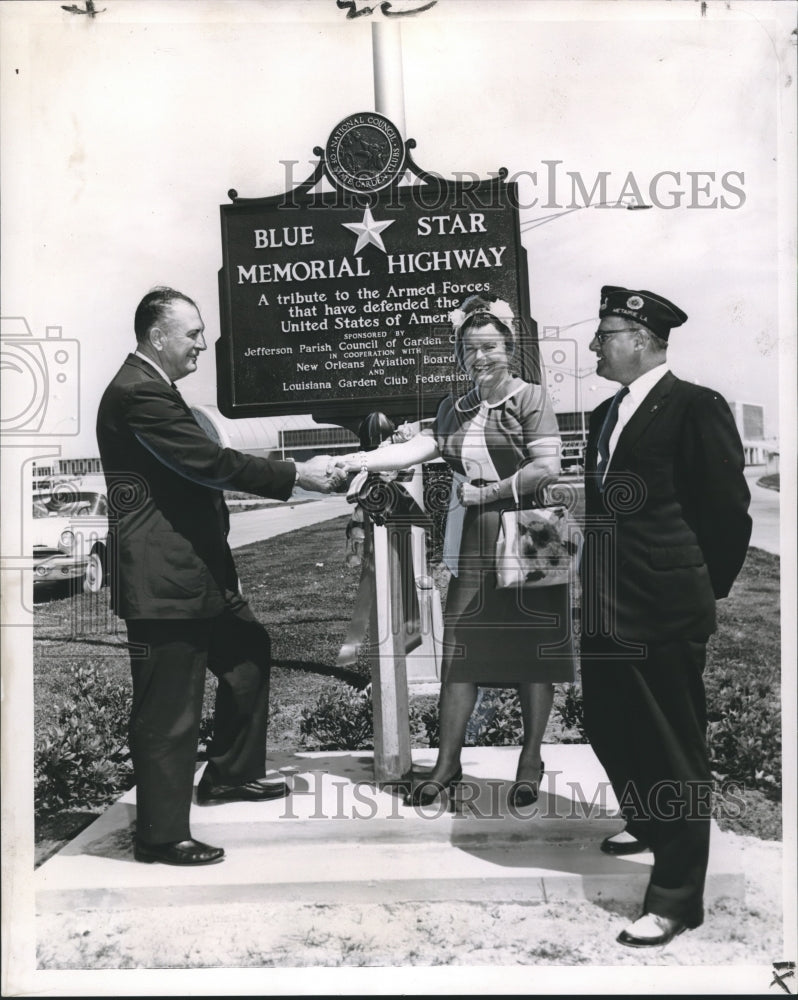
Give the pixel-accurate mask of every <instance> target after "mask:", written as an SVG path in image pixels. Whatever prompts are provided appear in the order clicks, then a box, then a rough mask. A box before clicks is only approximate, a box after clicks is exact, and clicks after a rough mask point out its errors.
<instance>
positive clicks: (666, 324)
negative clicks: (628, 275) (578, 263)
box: [599, 285, 687, 340]
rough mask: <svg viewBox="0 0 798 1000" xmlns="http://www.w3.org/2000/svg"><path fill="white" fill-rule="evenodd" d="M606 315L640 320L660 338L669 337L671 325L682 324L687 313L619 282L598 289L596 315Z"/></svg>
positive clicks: (652, 295)
mask: <svg viewBox="0 0 798 1000" xmlns="http://www.w3.org/2000/svg"><path fill="white" fill-rule="evenodd" d="M605 316H623V317H624V318H626V319H631V320H634V321H635V322H636V323H642V325H643V326H646V327H648V329H649V330H651V332H652V333H655V334H656V335H657V336H658V337H661V338H662V339H663V340H667V339H668V334H669V333H670V332H671V329H672V328H673V327H675V326H681V325H682V323H684V321H685V320H686V319H687V313H685V312H682V310H681V309H680V308H679V307H678V306H675V305H674V304H673V303H672V302H668V300H667V299H663V297H662V296H661V295H655V294H654V292H647V291H645V290H643V291H639V292H638V291H635V290H634V289H631V288H621V287H620V286H619V285H604V287H603V288H602V289H601V305H600V306H599V318H600V319H604V317H605Z"/></svg>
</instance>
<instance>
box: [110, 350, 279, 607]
mask: <svg viewBox="0 0 798 1000" xmlns="http://www.w3.org/2000/svg"><path fill="white" fill-rule="evenodd" d="M97 441H98V443H99V446H100V457H101V459H102V463H103V470H104V472H105V478H106V484H107V487H108V504H109V509H110V518H111V526H110V532H109V545H108V554H109V575H110V584H111V607H112V608H113V609H114V610H115V611H116V612H117V614H118V615H119V616H120V617H122V618H209V617H213V616H215V615H218V614H220V613H221V612H222V611H223V610H224V607H225V601H226V598H225V595H226V594H227V595H228V596H229V593H230V592H233V593H234V592H235V591H236V590H237V588H238V579H237V576H236V571H235V566H234V563H233V557H232V553H231V552H230V547H229V546H228V544H227V533H228V529H229V513H228V510H227V506H226V504H225V502H224V497H223V493H222V491H223V490H225V489H236V490H243V491H246V492H248V493H255V494H257V495H258V496H263V497H271V498H274V499H279V500H286V499H287V498H288V497H289V496H290V495H291V490H292V488H293V484H294V479H295V467H294V465H293V463H292V462H281V461H270V460H268V459H263V458H255V457H253V456H250V455H244V454H242V453H240V452H237V451H234V450H233V449H231V448H222V447H220V446H219V445H217V444H216V443H215V442H213V441H212V440H211V439H210V438H209V437H208V436H207V435H206V434H205V432H204V431H202V430H201V428H200V427H199V425H198V424H197V422H196V420H195V419H194V417H193V415H192V413H191V410H190V409H189V407H188V406H187V404H186V403H185V401H184V400H183V397H182V396H181V395H180V393H179V392H178V391H177V389H175V388H172V387H171V386H170V385H168V384H167V383H166V381H165V380H164V379H163V378H162V377H161V376H160V375H159V374H158V372H156V371H155V369H154V368H152V367H151V366H150V365H148V364H147V363H146V362H145V361H143V360H142V359H140V358H138V357H136V356H135V355H133V354H130V355H128V357H127V359H126V361H125V363H124V364H123V365H122V367H121V368H120V370H119V371H118V372H117V374H116V376H115V377H114V378H113V380H112V381H111V383H110V385H109V386H108V388H107V389H106V390H105V393H104V394H103V397H102V400H101V402H100V409H99V412H98V415H97Z"/></svg>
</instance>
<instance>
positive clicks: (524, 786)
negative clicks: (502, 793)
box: [507, 761, 546, 808]
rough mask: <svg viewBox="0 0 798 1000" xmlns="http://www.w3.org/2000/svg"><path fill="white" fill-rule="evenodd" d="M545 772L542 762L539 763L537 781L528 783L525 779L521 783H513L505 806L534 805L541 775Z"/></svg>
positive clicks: (538, 791)
mask: <svg viewBox="0 0 798 1000" xmlns="http://www.w3.org/2000/svg"><path fill="white" fill-rule="evenodd" d="M545 770H546V765H545V764H544V763H543V761H541V762H540V777H539V778H538V780H537V781H530V780H529V779H528V778H527V779H525V780H522V781H516V782H514V784H513V785H511V786H510V791H509V792H508V793H507V804H508V805H510V806H514V807H516V808H520V807H522V806H532V805H534V804H535V803H536V802H537V800H538V794H539V793H540V782H541V781H542V779H543V773H544V771H545Z"/></svg>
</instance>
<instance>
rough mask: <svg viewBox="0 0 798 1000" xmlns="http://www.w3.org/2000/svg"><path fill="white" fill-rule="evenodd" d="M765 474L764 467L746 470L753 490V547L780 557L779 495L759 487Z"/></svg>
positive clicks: (756, 466) (746, 476) (751, 510)
mask: <svg viewBox="0 0 798 1000" xmlns="http://www.w3.org/2000/svg"><path fill="white" fill-rule="evenodd" d="M764 474H765V469H764V466H761V465H755V466H753V467H749V468H747V469H746V470H745V478H746V479H747V480H748V486H749V488H750V490H751V507H750V514H751V518H752V520H753V522H754V527H753V531H752V532H751V545H753V546H754V547H755V548H757V549H764V550H765V552H772V553H773V555H776V556H777V555H779V554H780V553H781V548H780V544H779V493H778V491H776V490H766V489H764V487H762V486H757V484H756V481H757V479H761V477H762V476H763V475H764Z"/></svg>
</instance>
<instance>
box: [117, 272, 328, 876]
mask: <svg viewBox="0 0 798 1000" xmlns="http://www.w3.org/2000/svg"><path fill="white" fill-rule="evenodd" d="M134 327H135V333H136V340H137V348H136V351H135V353H133V354H129V355H128V357H127V359H126V360H125V363H124V364H123V365H122V367H121V368H120V370H119V372H118V373H117V374H116V375H115V376H114V378H113V380H112V381H111V383H110V385H109V386H108V388H107V389H106V390H105V393H104V395H103V397H102V400H101V402H100V408H99V413H98V417H97V440H98V442H99V446H100V456H101V458H102V463H103V469H104V472H105V477H106V482H107V486H108V500H109V507H110V511H111V515H112V526H111V533H110V537H109V556H110V560H111V563H110V569H111V572H110V581H111V606H112V607H113V609H114V610H115V611H116V613H117V614H118V615H119V616H120V618H124V619H125V622H126V624H127V630H128V640H129V642H130V644H131V650H130V654H131V668H132V673H133V707H132V713H131V720H130V751H131V756H132V759H133V768H134V774H135V780H136V805H137V815H136V840H135V845H134V853H135V857H136V859H137V860H138V861H145V862H150V861H161V862H165V863H167V864H179V865H196V864H209V863H212V862H214V861H218V860H220V859H221V858H222V857H223V855H224V851H223V850H222V848H219V847H211V846H209V845H207V844H202V843H200V842H199V841H196V840H193V839H192V837H191V833H190V829H189V810H190V807H191V801H192V792H193V784H194V770H195V761H196V752H197V739H198V735H199V725H200V719H201V712H202V699H203V690H204V685H205V670H206V667H209V668H210V669H211V670H212V671H213V672H214V674H215V675H216V677H217V678H218V682H219V683H218V688H217V694H216V705H215V717H214V733H213V739H212V742H211V744H210V747H209V752H208V756H209V760H208V764H207V766H206V768H205V771H204V773H203V775H202V778H201V780H200V783H199V785H198V787H197V799H198V802H199V803H200V804H206V803H210V802H219V801H231V800H240V799H244V800H249V801H265V800H269V799H274V798H278V797H280V796H283V795H286V794H288V789H287V787H286V785H285V784H284V783H278V784H273V783H268V782H266V781H264V780H263V778H264V775H265V773H266V724H267V716H268V709H269V675H270V643H269V634H268V632H267V631H266V629H265V628H263V626H262V625H260V624H259V623H258V622H257V621H256V619H255V617H254V615H253V614H252V612H251V610H250V608H249V605H248V604H247V602H246V600H245V599H244V598H243V596H242V594H241V590H240V587H239V583H238V577H237V575H236V569H235V565H234V563H233V557H232V554H231V552H230V548H229V546H228V544H227V533H228V529H229V515H228V510H227V507H226V505H225V502H224V498H223V492H222V491H223V490H225V489H234V490H243V491H246V492H248V493H254V494H257V495H258V496H262V497H271V498H275V499H279V500H287V499H288V497H289V496H290V495H291V492H292V489H293V488H294V486H301V487H304V488H306V489H310V490H322V491H324V492H329V491H330V490H331V489H332V488H333V487H334V486H337V485H338V483H337V479H336V477H337V476H338V474H337V473H335V472H334V471H333V468H332V463H331V461H330V460H329V459H328V458H326V457H323V456H318V457H317V458H314V459H311V460H310V461H309V462H305V463H293V462H283V461H271V460H267V459H263V458H255V457H253V456H250V455H245V454H242V453H240V452H237V451H234V450H232V449H230V448H222V447H220V446H219V445H217V444H216V443H214V442H213V441H212V440H211V439H210V438H208V436H207V435H206V434H205V433H204V431H202V430H201V429H200V427H199V425H198V424H197V422H196V420H195V419H194V417H193V415H192V413H191V410H190V409H189V407H188V406H187V405H186V403H185V402H184V400H183V397H182V396H181V395H180V393H179V392H178V390H177V388H176V386H175V382H176V381H178V380H179V379H181V378H184V377H185V376H186V375H189V374H191V372H193V371H196V369H197V359H198V357H199V354H200V352H201V351H204V350H205V347H206V344H205V339H204V337H203V330H204V325H203V322H202V319H201V317H200V314H199V310H198V309H197V306H196V305H195V303H194V302H193V301H192V300H191V299H189V298H188V297H187V296H185V295H183V294H181V293H180V292H176V291H174V290H173V289H170V288H156V289H154V290H153V291H152V292H150V293H148V294H147V295H145V297H144V298H143V299H142V301H141V302H140V303H139V306H138V308H137V310H136V316H135V321H134Z"/></svg>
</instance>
